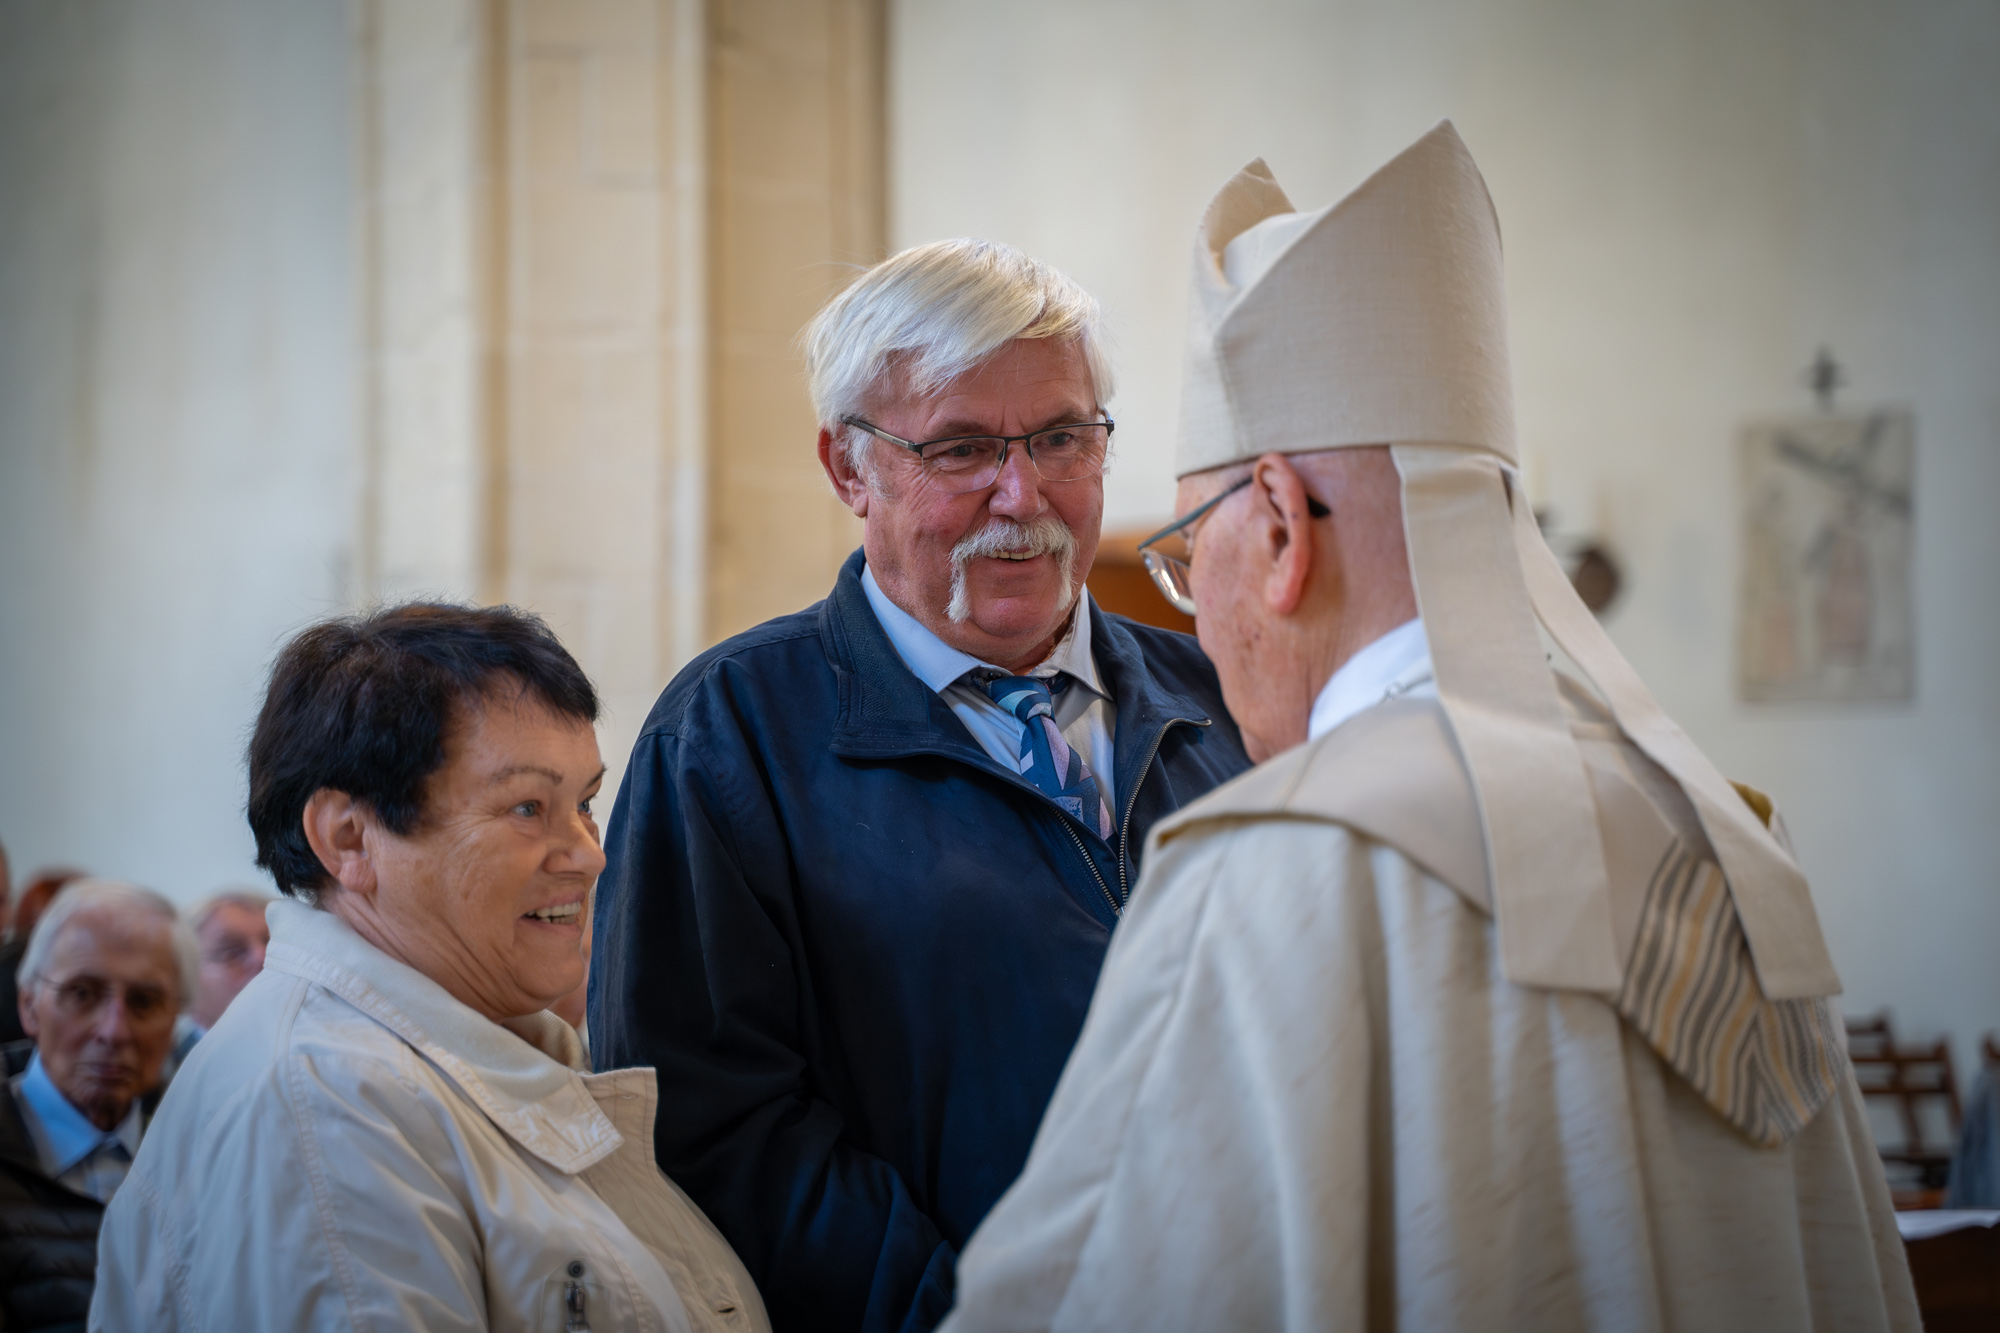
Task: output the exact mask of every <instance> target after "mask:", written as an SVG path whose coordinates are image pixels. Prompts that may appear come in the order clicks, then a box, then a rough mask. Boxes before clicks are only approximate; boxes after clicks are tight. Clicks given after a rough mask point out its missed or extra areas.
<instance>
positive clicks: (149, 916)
mask: <svg viewBox="0 0 2000 1333" xmlns="http://www.w3.org/2000/svg"><path fill="white" fill-rule="evenodd" d="M194 970H195V951H194V942H193V940H192V938H191V937H190V936H189V935H188V933H187V928H186V927H185V926H184V925H183V924H182V923H181V922H180V921H179V919H178V918H177V916H176V914H175V912H174V908H173V904H171V903H169V902H168V901H167V900H166V899H165V898H162V897H161V896H160V895H158V894H156V893H153V892H151V891H149V890H146V889H141V888H138V887H136V886H134V885H131V884H120V883H116V882H113V881H109V880H90V879H84V880H77V881H74V882H71V883H69V884H68V885H67V886H66V887H65V888H64V889H63V892H62V894H61V896H60V897H58V898H56V899H55V901H54V903H53V904H52V905H51V906H50V907H49V909H48V911H47V912H46V913H44V914H43V915H42V917H41V919H40V921H39V922H38V924H37V925H36V927H35V929H34V933H33V934H32V935H31V936H30V938H29V941H28V948H27V952H26V954H25V955H24V956H23V958H22V962H21V969H20V974H19V977H20V984H19V991H18V993H19V1009H20V1018H21V1022H22V1025H23V1026H24V1027H25V1028H26V1029H27V1031H28V1034H29V1038H30V1039H29V1040H26V1041H21V1042H17V1043H14V1044H12V1045H9V1046H7V1047H6V1048H5V1049H4V1051H0V1057H4V1060H5V1067H6V1073H7V1078H8V1091H9V1095H8V1096H5V1097H0V1328H6V1329H9V1330H14V1329H41V1328H49V1329H53V1328H80V1327H81V1326H82V1324H83V1320H84V1317H85V1315H86V1313H87V1312H88V1310H89V1308H90V1297H91V1288H92V1284H93V1281H94V1279H95V1276H96V1272H97V1234H98V1227H99V1225H100V1224H101V1222H102V1221H103V1217H104V1208H105V1205H106V1204H107V1203H109V1202H110V1201H111V1199H112V1197H113V1196H114V1195H115V1194H116V1193H117V1192H118V1189H119V1187H120V1185H121V1184H122V1183H123V1182H124V1180H125V1179H126V1174H127V1172H128V1171H129V1170H130V1169H131V1165H132V1161H133V1158H134V1156H135V1155H136V1154H137V1153H138V1151H139V1146H140V1143H141V1141H142V1140H143V1139H144V1137H145V1135H146V1133H147V1131H148V1129H149V1128H150V1120H151V1117H152V1114H153V1111H154V1109H155V1108H156V1107H157V1106H158V1104H159V1101H160V1096H161V1094H162V1093H163V1092H164V1091H165V1086H166V1085H165V1077H166V1076H165V1066H166V1061H167V1051H168V1046H169V1044H170V1043H171V1041H172V1036H173V1027H174V1016H175V1014H176V1013H178V1012H179V1011H180V1007H181V1002H182V999H183V997H185V996H186V995H187V994H188V993H189V992H190V990H191V989H192V986H193V981H194Z"/></svg>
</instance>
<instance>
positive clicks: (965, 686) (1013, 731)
mask: <svg viewBox="0 0 2000 1333" xmlns="http://www.w3.org/2000/svg"><path fill="white" fill-rule="evenodd" d="M861 589H862V591H863V592H865V593H867V594H868V605H869V606H870V607H872V608H873V609H874V611H875V619H876V620H878V621H880V622H881V624H882V632H883V633H884V634H887V635H888V636H889V642H890V643H892V644H894V645H895V646H896V652H897V653H898V654H899V655H900V656H901V657H902V659H903V664H904V665H905V666H907V667H909V668H910V673H911V674H912V675H914V676H915V677H916V678H917V679H918V680H920V681H922V682H923V683H924V684H926V685H928V686H930V688H931V689H932V690H934V691H936V692H937V695H938V697H939V698H941V699H943V700H944V702H945V706H946V707H947V708H949V709H951V711H952V712H953V713H955V714H957V716H958V720H959V721H961V722H963V723H964V724H965V729H966V730H967V731H969V732H971V733H972V739H974V740H975V741H978V742H979V747H980V748H981V749H982V750H984V751H986V753H988V754H990V755H992V756H993V758H994V759H995V761H997V762H998V763H1000V764H1002V765H1004V766H1006V767H1007V768H1009V769H1011V770H1013V771H1015V772H1020V771H1021V769H1022V764H1021V735H1022V733H1023V732H1024V731H1025V730H1026V728H1025V727H1024V726H1023V725H1022V723H1021V720H1020V719H1019V718H1017V717H1015V716H1014V715H1013V713H1011V712H1009V711H1008V710H1007V709H1005V708H1002V707H1001V706H1000V705H999V704H997V703H995V702H993V696H991V695H989V694H988V693H987V692H986V687H985V686H983V685H980V684H978V683H977V682H976V681H970V680H967V679H966V678H965V677H966V673H967V672H969V671H979V670H988V671H999V672H1001V673H1002V674H1003V675H1009V676H1011V675H1016V674H1021V675H1028V676H1036V677H1040V678H1042V679H1048V678H1049V677H1052V676H1055V675H1057V674H1058V673H1060V674H1063V675H1067V676H1068V677H1069V678H1070V682H1071V683H1070V686H1069V688H1068V689H1066V690H1064V691H1063V692H1062V693H1060V694H1058V695H1056V696H1055V719H1056V730H1058V731H1060V732H1062V735H1063V739H1064V740H1066V741H1068V742H1069V745H1070V748H1071V749H1072V750H1075V751H1076V752H1077V753H1078V754H1080V755H1082V756H1083V762H1084V764H1085V765H1086V766H1088V767H1089V769H1090V772H1091V775H1092V776H1093V777H1095V778H1096V779H1097V791H1098V794H1099V795H1101V796H1103V797H1104V804H1105V806H1106V808H1108V809H1109V810H1110V811H1111V815H1112V818H1113V819H1114V820H1116V819H1117V817H1118V798H1117V794H1116V792H1114V791H1113V790H1112V786H1111V768H1112V762H1113V757H1114V755H1115V753H1116V752H1115V751H1114V750H1113V749H1112V744H1113V741H1114V739H1115V737H1116V735H1117V726H1118V706H1117V703H1116V701H1114V700H1113V699H1112V697H1111V695H1110V694H1109V693H1108V692H1107V691H1106V690H1105V688H1104V681H1103V679H1102V678H1101V677H1100V676H1099V675H1098V674H1097V660H1096V658H1094V657H1093V656H1092V655H1091V651H1090V598H1089V597H1088V596H1084V595H1079V596H1078V597H1077V599H1076V609H1075V611H1074V612H1073V613H1072V614H1071V617H1070V622H1069V630H1068V631H1067V632H1066V633H1065V634H1064V635H1063V636H1062V638H1061V639H1059V640H1058V641H1057V642H1056V646H1055V649H1054V650H1053V651H1052V652H1050V653H1049V655H1048V657H1046V658H1045V659H1043V661H1042V663H1041V664H1040V665H1039V666H1035V667H1032V668H1030V669H1029V670H1027V671H1025V672H1020V673H1016V672H1012V671H1006V670H1005V669H1004V668H1001V667H997V666H994V665H993V664H992V663H991V662H982V661H980V660H979V659H978V658H976V657H974V656H972V655H971V654H970V653H962V652H960V651H959V650H958V649H956V648H954V647H952V646H951V645H950V644H948V643H946V642H945V641H944V640H943V639H940V638H939V637H938V636H937V635H935V634H933V633H931V632H930V630H928V629H926V628H925V627H924V624H923V622H922V621H920V620H918V619H917V618H916V617H915V616H913V615H911V614H910V613H909V612H908V611H905V610H904V609H903V608H902V607H900V606H897V605H896V604H895V603H894V602H892V601H890V600H889V594H888V593H885V592H883V591H882V586H881V585H880V584H878V583H877V582H875V571H873V570H871V569H867V568H865V567H864V568H863V569H862V571H861ZM1100 758H1101V759H1102V760H1103V761H1104V762H1103V763H1099V762H1098V760H1099V759H1100Z"/></svg>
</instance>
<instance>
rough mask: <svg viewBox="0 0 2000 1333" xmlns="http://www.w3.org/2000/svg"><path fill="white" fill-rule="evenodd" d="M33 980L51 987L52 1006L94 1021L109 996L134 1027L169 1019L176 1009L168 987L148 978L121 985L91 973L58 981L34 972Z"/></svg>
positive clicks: (65, 1013) (66, 1013) (156, 1025)
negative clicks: (53, 1001)
mask: <svg viewBox="0 0 2000 1333" xmlns="http://www.w3.org/2000/svg"><path fill="white" fill-rule="evenodd" d="M34 984H35V985H38V986H47V987H48V988H49V989H50V990H52V991H54V992H55V997H56V1008H57V1009H59V1010H61V1011H62V1013H63V1014H64V1015H65V1016H66V1017H69V1018H73V1019H78V1020H81V1021H87V1022H94V1021H96V1019H97V1017H98V1015H99V1014H101V1013H102V1012H103V1011H104V1006H106V1005H107V1004H110V1003H111V1002H112V1001H113V1000H119V1001H122V1002H123V1003H124V1005H125V1013H126V1016H127V1017H128V1018H130V1019H131V1021H132V1025H133V1026H134V1027H140V1028H146V1027H158V1026H160V1025H161V1024H163V1023H172V1022H173V1021H174V1014H175V1012H176V1009H177V1006H176V1004H175V1002H174V1000H175V997H174V994H173V992H172V991H170V990H169V989H168V988H167V987H165V986H161V985H154V984H151V983H148V982H140V983H138V984H136V985H123V984H120V983H119V982H116V981H106V980H105V979H104V978H102V977H93V976H74V977H70V978H68V979H66V980H61V981H58V980H57V979H56V978H54V977H51V976H46V975H38V976H36V977H35V980H34Z"/></svg>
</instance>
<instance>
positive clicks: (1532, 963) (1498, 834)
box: [1176, 121, 1840, 1000]
mask: <svg viewBox="0 0 2000 1333" xmlns="http://www.w3.org/2000/svg"><path fill="white" fill-rule="evenodd" d="M1506 324H1507V317H1506V300H1505V293H1504V288H1503V283H1502V277H1501V250H1500V226H1499V222H1498V220H1497V219H1496V217H1495V216H1494V211H1493V201H1492V199H1491V198H1490V197H1489V196H1488V194H1487V192H1486V183H1485V181H1484V180H1483V179H1482V178H1481V176H1480V174H1479V168H1478V167H1477V166H1475V165H1474V164H1473V161H1472V155H1471V154H1470V153H1469V152H1467V151H1466V148H1465V144H1464V143H1463V142H1462V141H1461V140H1460V139H1459V137H1458V134H1457V132H1456V131H1455V130H1454V129H1453V128H1452V126H1451V123H1450V122H1449V121H1445V122H1442V123H1440V124H1439V125H1438V126H1437V128H1435V129H1433V130H1432V131H1431V132H1430V133H1428V134H1426V135H1425V136H1424V137H1423V138H1421V139H1419V140H1418V141H1417V142H1416V143H1415V144H1414V145H1412V146H1411V147H1410V148H1408V149H1406V150H1405V151H1404V152H1403V153H1402V154H1401V155H1400V156H1398V157H1397V158H1395V159H1394V160H1393V161H1391V162H1390V163H1389V164H1388V165H1387V166H1385V167H1383V168H1382V169H1381V170H1379V171H1377V172H1376V173H1375V174H1374V175H1373V176H1371V177H1369V178H1368V179H1367V180H1366V181H1364V182H1363V183H1362V184H1361V186H1360V187H1359V188H1357V189H1356V190H1355V191H1354V192H1353V193H1352V194H1350V195H1348V196H1347V197H1346V198H1345V199H1343V200H1341V201H1340V202H1339V203H1337V204H1334V205H1333V206H1332V207H1330V208H1327V209H1324V210H1322V211H1320V212H1317V213H1300V212H1298V211H1297V210H1295V209H1294V208H1293V207H1292V204H1291V201H1290V200H1289V199H1287V198H1286V197H1285V193H1284V191H1283V190H1281V189H1279V188H1278V183H1277V181H1276V180H1275V179H1274V178H1273V177H1272V175H1271V172H1270V169H1269V168H1267V167H1266V166H1265V165H1264V163H1263V162H1262V161H1261V160H1260V161H1256V162H1252V163H1251V164H1250V165H1249V166H1247V167H1245V168H1244V169H1243V170H1242V171H1241V172H1239V173H1237V175H1236V177H1235V178H1234V179H1233V180H1231V181H1230V182H1229V183H1228V184H1227V185H1225V186H1223V188H1222V191H1221V193H1219V194H1218V195H1216V197H1215V200H1214V201H1213V202H1212V203H1211V204H1210V205H1209V208H1208V212H1207V214H1206V215H1205V216H1204V218H1203V219H1202V224H1201V229H1200V233H1199V235H1198V236H1197V237H1196V242H1195V254H1194V299H1193V302H1192V306H1191V318H1190V337H1189V347H1188V365H1187V375H1186V389H1185V397H1184V400H1183V406H1182V412H1181V438H1180V450H1179V457H1178V459H1177V465H1176V471H1177V473H1178V475H1180V476H1187V475H1188V474H1190V473H1193V472H1202V471H1206V470H1207V469H1209V468H1214V467H1221V466H1224V465H1226V464H1229V463H1235V462H1246V461H1249V460H1251V459H1254V458H1256V457H1258V456H1259V455H1260V454H1264V453H1310V452H1314V451H1317V450H1321V449H1338V448H1351V447H1359V446H1365V445H1389V446H1391V452H1392V454H1393V455H1394V457H1395V460H1396V467H1397V470H1398V471H1399V472H1400V473H1401V475H1402V479H1403V522H1404V529H1405V535H1406V537H1407V538H1408V543H1409V550H1410V567H1411V574H1412V577H1413V579H1414V581H1415V584H1416V591H1417V604H1418V607H1419V609H1420V610H1421V612H1422V615H1423V618H1424V627H1425V631H1426V633H1427V634H1428V636H1429V638H1430V644H1431V655H1432V659H1433V662H1434V664H1435V667H1436V671H1437V685H1438V696H1439V700H1440V702H1441V703H1442V705H1443V707H1444V710H1445V713H1446V715H1447V716H1448V717H1449V718H1450V720H1451V725H1452V731H1453V734H1454V736H1455V737H1456V739H1457V741H1458V746H1459V750H1460V752H1461V754H1462V755H1463V756H1464V758H1465V761H1466V767H1467V769H1468V770H1469V772H1470V774H1471V778H1472V783H1473V787H1474V789H1475V791H1476V792H1477V793H1478V797H1479V811H1480V820H1481V824H1482V827H1483V830H1484V833H1485V841H1486V864H1487V874H1488V890H1489V894H1490V898H1489V901H1491V903H1492V904H1493V909H1494V917H1495V920H1496V922H1497V925H1498V928H1499V933H1500V955H1501V965H1502V968H1503V970H1504V972H1505V974H1506V976H1507V979H1508V980H1510V981H1513V982H1515V983H1517V984H1521V985H1529V986H1540V987H1546V988H1555V989H1572V990H1589V991H1601V992H1616V991H1617V990H1618V989H1619V986H1620V984H1621V982H1622V980H1623V977H1622V972H1623V967H1622V963H1621V960H1620V959H1619V958H1618V957H1617V953H1616V946H1615V944H1614V941H1613V932H1612V926H1611V909H1610V889H1609V885H1608V882H1607V877H1606V871H1605V859H1604V847H1603V841H1602V836H1601V834H1600V832H1599V828H1598V820H1597V812H1596V807H1595V804H1594V802H1593V800H1592V797H1591V793H1590V787H1589V783H1588V780H1587V779H1586V778H1585V776H1584V769H1583V761H1582V758H1581V756H1580V755H1579V754H1578V752H1577V749H1576V744H1575V741H1574V740H1573V739H1572V737H1571V734H1570V730H1569V725H1568V723H1567V721H1566V720H1565V717H1564V714H1563V710H1562V706H1561V704H1560V702H1559V701H1558V696H1557V693H1556V684H1555V675H1554V672H1553V670H1552V668H1551V667H1550V665H1549V662H1548V659H1547V657H1546V655H1545V654H1544V652H1543V649H1542V643H1541V639H1540V636H1539V634H1538V632H1537V629H1536V624H1537V621H1538V620H1539V622H1540V624H1541V625H1542V626H1543V627H1545V628H1546V629H1547V630H1548V632H1549V634H1550V636H1551V637H1552V638H1553V639H1554V640H1555V641H1556V642H1557V643H1558V644H1560V645H1561V647H1562V649H1563V651H1564V652H1566V653H1567V654H1569V656H1570V658H1571V659H1572V660H1573V661H1575V662H1576V664H1577V665H1578V666H1579V667H1581V668H1582V669H1583V671H1584V672H1585V674H1586V675H1588V676H1589V678H1590V680H1591V682H1592V684H1594V685H1595V686H1596V688H1597V690H1598V692H1599V693H1600V694H1601V695H1602V696H1603V697H1604V699H1605V702H1606V703H1607V704H1608V705H1609V707H1610V709H1611V712H1612V714H1613V716H1615V717H1616V718H1617V720H1618V725H1619V726H1620V727H1621V728H1622V729H1623V731H1624V732H1625V734H1626V735H1627V736H1628V737H1629V738H1630V739H1631V740H1632V741H1633V742H1634V743H1635V744H1637V745H1638V746H1639V747H1640V749H1642V750H1643V751H1645V753H1646V754H1648V755H1649V756H1651V757H1652V759H1653V760H1654V761H1655V762H1656V763H1658V764H1659V765H1660V766H1661V767H1662V768H1664V769H1665V770H1666V771H1667V772H1668V773H1669V774H1670V775H1671V776H1672V777H1673V778H1674V780H1675V781H1676V782H1678V783H1679V784H1680V786H1681V789H1682V790H1683V791H1684V792H1686V794H1687V796H1688V799H1689V801H1690V802H1692V804H1693V805H1694V808H1695V811H1696V813H1697V814H1698V815H1699V816H1700V818H1701V823H1702V827H1703V829H1704V831H1705V832H1706V833H1707V834H1708V838H1709V841H1710V843H1711V844H1712V845H1713V847H1714V849H1715V853H1716V858H1717V860H1718V861H1719V862H1720V864H1721V867H1722V871H1723V874H1724V876H1725V877H1726V878H1727V880H1728V883H1729V888H1730V892H1731V895H1732V898H1733V900H1734V902H1735V905H1736V911H1737V915H1738V917H1739V919H1740V920H1741V922H1742V926H1743V931H1744V935H1745V937H1746V938H1747V940H1748V943H1749V946H1750V951H1751V955H1752V958H1753V960H1754V962H1755V964H1756V969H1757V978H1758V981H1759V983H1760V985H1761V987H1762V989H1763V992H1764V995H1765V998H1767V999H1771V1000H1784V999H1797V998H1805V997H1810V996H1820V995H1832V994H1837V993H1838V992H1839V989H1840V983H1839V980H1838V978H1837V977H1836V976H1835V974H1834V970H1833V963H1832V960H1831V959H1830V958H1829V957H1828V956H1827V952H1826V944H1825V941H1824V940H1823V939H1822V937H1821V934H1820V928H1819V922H1818V919H1817V917H1816V916H1815V915H1814V913H1813V907H1812V900H1811V897H1810V895H1809V894H1808V892H1807V888H1806V881H1805V876H1804V875H1803V874H1801V873H1800V871H1799V868H1798V866H1797V864H1796V863H1795V862H1794V861H1793V860H1792V858H1791V856H1790V854H1789V853H1787V852H1786V850H1785V849H1784V848H1783V847H1782V846H1781V845H1780V844H1779V843H1778V841H1777V839H1776V838H1774V837H1773V836H1772V835H1771V833H1770V832H1769V831H1768V830H1767V829H1766V828H1765V827H1764V825H1763V823H1762V822H1761V821H1760V820H1759V819H1758V817H1757V816H1756V815H1755V814H1754V813H1753V812H1752V811H1751V810H1750V808H1749V807H1748V806H1747V805H1745V803H1744V802H1743V800H1742V799H1741V798H1740V797H1739V796H1738V795H1737V793H1736V791H1735V790H1734V789H1733V788H1732V787H1731V786H1730V784H1729V783H1728V782H1727V781H1726V780H1724V778H1723V777H1722V775H1721V774H1720V773H1719V772H1718V771H1717V770H1716V768H1715V766H1714V765H1713V764H1711V763H1710V762H1709V760H1708V758H1707V757H1706V756H1705V755H1703V754H1702V753H1701V751H1700V750H1698V749H1697V748H1695V745H1694V743H1693V741H1691V740H1690V739H1689V738H1688V736H1687V734H1686V733H1685V732H1683V731H1682V730H1681V729H1680V727H1679V726H1677V725H1676V724H1675V723H1674V722H1673V721H1672V719H1670V718H1668V717H1667V716H1666V714H1665V713H1663V712H1662V711H1661V710H1660V707H1659V705H1658V704H1657V703H1655V702H1654V700H1653V697H1652V695H1651V693H1649V692H1648V691H1647V689H1646V687H1645V685H1644V683H1643V682H1641V681H1640V679H1639V676H1638V673H1636V672H1635V671H1633V670H1632V667H1631V665H1630V664H1629V663H1627V662H1626V661H1625V659H1624V657H1623V656H1622V655H1621V654H1620V653H1619V652H1618V650H1617V648H1616V647H1614V646H1613V645H1612V643H1611V640H1610V638H1609V637H1608V636H1606V634H1605V633H1604V631H1603V629H1602V628H1601V627H1600V626H1599V625H1598V623H1597V620H1596V618H1595V617H1593V616H1592V615H1591V614H1590V612H1589V611H1588V610H1587V609H1585V607H1584V605H1583V603H1582V602H1581V601H1580V600H1578V598H1577V596H1576V593H1575V591H1574V590H1573V589H1572V588H1571V587H1570V584H1569V580H1568V579H1567V578H1566V577H1565V576H1564V574H1563V572H1562V568H1561V566H1560V565H1559V564H1558V563H1557V562H1556V559H1555V556H1554V554H1553V553H1552V552H1551V551H1550V550H1549V548H1548V545H1547V543H1546V542H1544V541H1543V540H1542V536H1541V533H1540V531H1539V530H1538V529H1537V527H1536V525H1535V522H1534V518H1533V516H1532V515H1531V514H1530V513H1529V509H1528V504H1527V499H1526V496H1525V495H1524V494H1523V493H1522V490H1521V485H1520V476H1519V471H1518V461H1519V460H1518V456H1517V454H1516V451H1515V445H1514V409H1513V394H1512V389H1511V387H1510V384H1511V381H1510V374H1509V370H1508V363H1507V336H1506V332H1507V329H1506Z"/></svg>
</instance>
